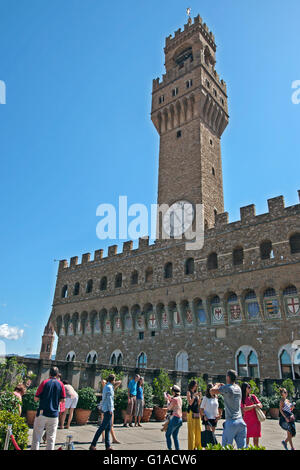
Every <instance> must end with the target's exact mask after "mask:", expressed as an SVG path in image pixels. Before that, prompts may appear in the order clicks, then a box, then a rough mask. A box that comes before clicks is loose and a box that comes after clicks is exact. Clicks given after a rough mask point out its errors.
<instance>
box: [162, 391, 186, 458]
mask: <svg viewBox="0 0 300 470" xmlns="http://www.w3.org/2000/svg"><path fill="white" fill-rule="evenodd" d="M167 400H168V411H170V412H171V417H170V421H169V425H168V429H167V432H166V440H167V446H168V449H169V450H172V440H171V436H172V437H173V440H174V445H175V449H176V450H180V449H179V441H178V433H179V430H180V428H181V426H182V399H181V396H180V388H179V387H178V386H177V385H173V387H172V396H170V395H167Z"/></svg>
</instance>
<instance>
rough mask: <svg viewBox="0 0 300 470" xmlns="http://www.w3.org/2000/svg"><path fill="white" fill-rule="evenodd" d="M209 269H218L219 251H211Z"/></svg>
mask: <svg viewBox="0 0 300 470" xmlns="http://www.w3.org/2000/svg"><path fill="white" fill-rule="evenodd" d="M207 269H209V270H210V271H211V270H213V269H218V255H217V253H211V254H210V255H209V256H208V258H207Z"/></svg>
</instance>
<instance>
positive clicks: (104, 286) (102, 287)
mask: <svg viewBox="0 0 300 470" xmlns="http://www.w3.org/2000/svg"><path fill="white" fill-rule="evenodd" d="M106 289H107V277H106V276H103V277H102V279H101V281H100V290H106Z"/></svg>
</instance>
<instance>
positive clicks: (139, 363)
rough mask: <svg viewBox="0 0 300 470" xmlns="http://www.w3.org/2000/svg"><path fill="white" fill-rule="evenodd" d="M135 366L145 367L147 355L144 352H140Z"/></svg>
mask: <svg viewBox="0 0 300 470" xmlns="http://www.w3.org/2000/svg"><path fill="white" fill-rule="evenodd" d="M137 367H138V368H139V369H146V367H147V356H146V354H145V353H144V352H141V354H139V356H138V360H137Z"/></svg>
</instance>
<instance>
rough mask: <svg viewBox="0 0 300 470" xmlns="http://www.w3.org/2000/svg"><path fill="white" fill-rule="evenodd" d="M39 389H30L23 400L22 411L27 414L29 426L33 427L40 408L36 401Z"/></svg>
mask: <svg viewBox="0 0 300 470" xmlns="http://www.w3.org/2000/svg"><path fill="white" fill-rule="evenodd" d="M36 391H37V388H36V387H35V388H29V389H28V390H27V392H26V393H25V395H24V396H23V399H22V411H23V413H25V414H26V421H27V424H28V426H30V427H33V423H34V419H35V416H36V411H37V409H38V407H39V402H38V401H34V397H35V394H36Z"/></svg>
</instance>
